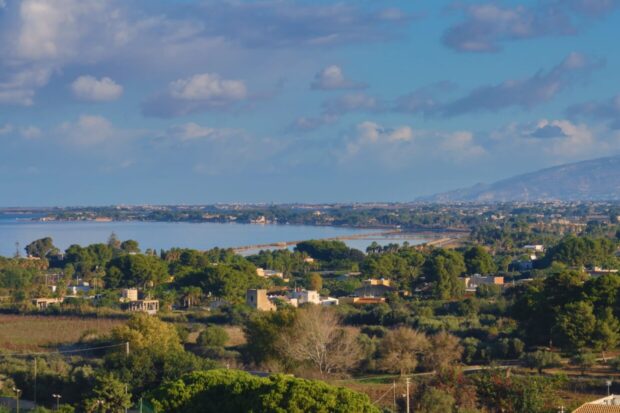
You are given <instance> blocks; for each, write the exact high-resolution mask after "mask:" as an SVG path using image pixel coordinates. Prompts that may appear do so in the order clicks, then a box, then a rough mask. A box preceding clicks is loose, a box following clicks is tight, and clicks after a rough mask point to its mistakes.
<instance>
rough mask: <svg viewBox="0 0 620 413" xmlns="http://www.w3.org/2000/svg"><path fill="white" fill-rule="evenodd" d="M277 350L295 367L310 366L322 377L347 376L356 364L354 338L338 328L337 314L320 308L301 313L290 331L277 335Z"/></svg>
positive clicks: (316, 307) (356, 351) (356, 344)
mask: <svg viewBox="0 0 620 413" xmlns="http://www.w3.org/2000/svg"><path fill="white" fill-rule="evenodd" d="M277 348H278V350H279V352H280V353H281V354H283V355H284V356H285V357H286V358H289V359H291V360H293V361H295V362H297V363H302V364H307V365H310V366H311V367H312V368H314V369H315V370H317V371H318V372H319V373H320V374H321V376H324V375H328V374H331V373H334V372H339V371H340V372H346V371H348V370H350V369H351V368H353V367H355V366H356V365H357V364H359V362H360V360H361V356H362V355H361V349H360V347H359V345H358V343H357V341H356V337H355V335H354V334H353V333H352V332H351V331H350V330H347V329H345V328H343V327H342V326H341V324H340V317H339V316H338V315H337V314H336V312H335V311H334V310H333V309H331V308H327V307H323V306H310V307H306V308H303V309H300V310H299V312H298V314H297V318H296V320H295V322H294V324H293V326H292V328H290V329H288V330H286V331H283V332H282V334H281V335H280V338H279V342H278V344H277Z"/></svg>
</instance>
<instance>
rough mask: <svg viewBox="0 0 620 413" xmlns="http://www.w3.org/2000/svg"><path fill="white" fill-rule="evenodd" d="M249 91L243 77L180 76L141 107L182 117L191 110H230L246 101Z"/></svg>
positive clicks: (144, 111)
mask: <svg viewBox="0 0 620 413" xmlns="http://www.w3.org/2000/svg"><path fill="white" fill-rule="evenodd" d="M247 98H248V91H247V88H246V86H245V82H243V81H242V80H228V79H222V78H221V77H220V75H218V74H216V73H202V74H197V75H194V76H191V77H189V78H184V79H178V80H175V81H173V82H171V83H170V84H169V85H168V89H167V90H166V91H165V92H162V93H159V94H157V95H155V96H153V97H151V98H150V99H148V100H147V101H146V102H144V104H143V106H142V110H143V113H144V114H146V115H149V116H161V117H169V116H180V115H186V114H188V113H192V112H200V111H207V110H222V109H228V108H230V107H232V106H233V105H235V104H237V103H239V102H241V101H243V100H246V99H247Z"/></svg>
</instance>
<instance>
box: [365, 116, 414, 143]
mask: <svg viewBox="0 0 620 413" xmlns="http://www.w3.org/2000/svg"><path fill="white" fill-rule="evenodd" d="M411 139H413V129H411V127H410V126H399V127H397V128H385V127H383V126H381V125H379V124H378V123H375V122H370V121H365V122H362V123H360V124H358V125H357V140H358V142H362V143H381V142H401V141H410V140H411Z"/></svg>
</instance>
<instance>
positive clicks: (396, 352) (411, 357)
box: [379, 327, 429, 376]
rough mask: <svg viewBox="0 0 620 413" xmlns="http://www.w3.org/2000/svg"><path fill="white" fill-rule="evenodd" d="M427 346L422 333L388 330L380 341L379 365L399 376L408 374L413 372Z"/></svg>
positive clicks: (406, 329) (411, 330) (406, 330)
mask: <svg viewBox="0 0 620 413" xmlns="http://www.w3.org/2000/svg"><path fill="white" fill-rule="evenodd" d="M428 346H429V342H428V339H427V338H426V335H424V333H420V332H418V331H415V330H413V329H411V328H408V327H399V328H397V329H395V330H390V331H388V332H387V334H386V335H385V337H383V339H382V340H381V344H380V347H379V353H380V358H379V364H380V366H381V367H382V368H383V369H384V370H386V371H388V372H399V373H400V375H401V376H402V375H404V374H409V373H411V372H412V371H414V370H415V368H416V367H417V365H418V361H419V358H420V356H421V355H422V354H423V353H424V351H425V350H427V349H428Z"/></svg>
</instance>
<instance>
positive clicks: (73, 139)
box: [60, 115, 119, 146]
mask: <svg viewBox="0 0 620 413" xmlns="http://www.w3.org/2000/svg"><path fill="white" fill-rule="evenodd" d="M60 132H61V134H62V135H63V137H64V138H65V139H66V141H67V143H69V144H73V145H78V146H90V145H97V144H101V143H105V142H107V141H110V140H112V139H115V138H117V137H119V133H117V131H116V130H115V129H114V126H112V123H110V121H109V120H107V119H106V118H104V117H103V116H97V115H82V116H80V117H79V118H78V120H77V121H75V122H64V123H63V124H62V125H61V126H60Z"/></svg>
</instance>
